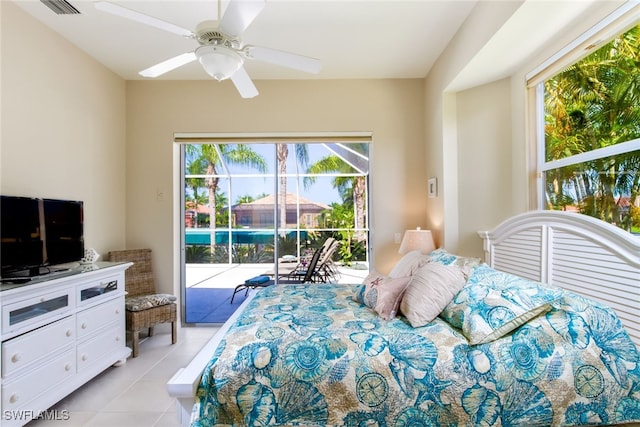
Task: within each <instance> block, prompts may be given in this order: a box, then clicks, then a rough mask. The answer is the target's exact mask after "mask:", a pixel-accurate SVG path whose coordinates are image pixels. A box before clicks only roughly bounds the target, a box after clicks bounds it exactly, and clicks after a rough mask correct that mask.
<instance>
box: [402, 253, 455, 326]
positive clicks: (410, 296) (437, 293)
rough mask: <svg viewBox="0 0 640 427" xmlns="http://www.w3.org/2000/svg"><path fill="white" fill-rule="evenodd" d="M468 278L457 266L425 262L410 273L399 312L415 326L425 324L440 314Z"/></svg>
mask: <svg viewBox="0 0 640 427" xmlns="http://www.w3.org/2000/svg"><path fill="white" fill-rule="evenodd" d="M466 280H467V279H466V276H465V274H464V272H463V270H462V269H461V268H460V267H458V266H453V265H443V264H439V263H435V262H434V263H428V264H425V265H424V266H422V267H420V268H419V269H418V270H417V271H416V272H415V273H414V275H413V276H412V277H411V280H410V281H409V285H408V286H407V289H406V290H405V292H404V295H403V297H402V301H401V302H400V312H402V314H404V316H405V317H406V318H407V320H409V323H411V326H413V327H414V328H417V327H420V326H424V325H426V324H427V323H429V322H431V321H432V320H433V319H435V318H436V317H438V315H439V314H440V313H441V312H442V310H444V309H445V307H446V306H447V305H448V304H449V303H450V302H451V301H452V300H453V297H454V296H455V295H456V294H457V293H458V292H460V290H461V289H462V288H463V287H464V285H465V282H466Z"/></svg>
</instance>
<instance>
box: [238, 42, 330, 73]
mask: <svg viewBox="0 0 640 427" xmlns="http://www.w3.org/2000/svg"><path fill="white" fill-rule="evenodd" d="M244 51H245V53H246V54H247V57H248V58H252V59H257V60H259V61H264V62H269V63H271V64H275V65H280V66H282V67H288V68H293V69H295V70H300V71H305V72H307V73H312V74H318V73H319V72H320V70H321V69H322V63H321V62H320V60H318V59H315V58H310V57H308V56H302V55H297V54H295V53H289V52H283V51H281V50H276V49H270V48H267V47H259V46H246V47H245V49H244Z"/></svg>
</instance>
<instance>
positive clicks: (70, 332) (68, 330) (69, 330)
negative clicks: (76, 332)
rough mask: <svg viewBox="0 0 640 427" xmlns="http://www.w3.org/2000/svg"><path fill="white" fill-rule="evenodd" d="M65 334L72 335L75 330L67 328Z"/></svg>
mask: <svg viewBox="0 0 640 427" xmlns="http://www.w3.org/2000/svg"><path fill="white" fill-rule="evenodd" d="M65 335H66V336H68V337H70V336H71V335H73V332H72V331H71V329H67V332H65Z"/></svg>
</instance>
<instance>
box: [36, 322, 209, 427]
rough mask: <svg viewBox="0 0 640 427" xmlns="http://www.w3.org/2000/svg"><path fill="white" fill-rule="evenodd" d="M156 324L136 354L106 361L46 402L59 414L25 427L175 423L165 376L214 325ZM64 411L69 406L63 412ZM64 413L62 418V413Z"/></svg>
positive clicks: (139, 426) (171, 426) (135, 426)
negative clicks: (115, 362) (174, 331)
mask: <svg viewBox="0 0 640 427" xmlns="http://www.w3.org/2000/svg"><path fill="white" fill-rule="evenodd" d="M161 326H163V325H159V326H156V333H155V335H154V336H153V337H151V338H147V339H145V340H144V341H143V342H142V343H141V344H140V354H139V355H138V357H136V358H135V359H133V358H129V359H127V363H125V364H124V365H122V366H119V367H111V368H108V369H107V370H106V371H104V372H103V373H102V374H100V375H98V376H97V377H95V378H94V379H93V380H91V381H90V382H89V383H87V384H85V385H84V386H82V387H81V388H79V389H78V390H76V391H75V392H73V393H72V394H70V395H69V396H67V397H66V398H65V399H63V400H62V401H60V402H59V403H57V404H56V405H54V406H53V407H52V408H50V411H49V413H51V414H54V415H56V416H57V418H58V420H56V421H50V420H35V421H32V422H30V423H29V424H27V426H28V427H48V426H55V427H79V426H92V427H95V426H105V427H113V426H118V427H129V426H131V427H177V426H179V423H178V416H177V413H176V404H175V401H174V399H172V398H171V397H170V396H169V394H168V393H167V386H166V383H167V381H168V380H169V379H170V378H171V377H172V376H173V374H175V373H176V371H177V370H178V369H179V368H181V367H184V366H186V365H187V364H188V363H189V361H190V360H191V359H192V358H193V356H194V355H195V354H196V353H197V352H198V351H199V350H200V349H201V348H202V346H203V345H204V344H205V343H206V342H207V341H208V340H209V339H210V338H211V337H212V336H213V335H214V334H215V332H216V331H217V330H218V327H200V326H198V327H186V328H180V329H179V330H178V342H177V343H176V344H174V345H171V333H170V331H169V330H168V328H167V330H166V331H164V330H162V327H161ZM67 411H68V412H67ZM67 413H68V415H69V416H68V419H66V420H63V419H61V418H63V414H67Z"/></svg>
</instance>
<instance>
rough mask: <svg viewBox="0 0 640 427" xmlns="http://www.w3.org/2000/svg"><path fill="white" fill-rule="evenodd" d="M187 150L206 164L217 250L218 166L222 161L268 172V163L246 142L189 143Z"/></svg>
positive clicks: (212, 234)
mask: <svg viewBox="0 0 640 427" xmlns="http://www.w3.org/2000/svg"><path fill="white" fill-rule="evenodd" d="M186 152H187V155H188V156H193V157H197V158H200V159H201V160H200V161H201V162H202V164H203V165H204V166H205V175H206V178H205V186H206V188H207V190H208V192H209V198H208V205H209V228H210V230H211V252H212V253H213V251H214V250H215V242H216V239H215V229H216V217H217V215H216V214H217V207H216V191H217V190H218V183H219V181H220V175H219V171H218V168H220V167H221V165H222V162H225V163H227V164H235V165H242V166H247V167H251V168H254V169H256V170H258V171H259V172H262V173H266V172H267V163H266V161H265V159H264V158H263V157H262V156H261V155H260V154H258V153H256V152H255V151H254V150H253V149H252V148H251V147H249V146H248V145H246V144H219V145H217V144H201V145H196V144H192V145H187V146H186Z"/></svg>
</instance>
